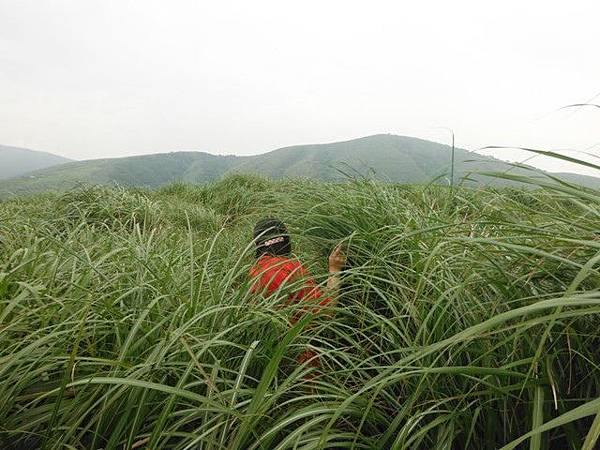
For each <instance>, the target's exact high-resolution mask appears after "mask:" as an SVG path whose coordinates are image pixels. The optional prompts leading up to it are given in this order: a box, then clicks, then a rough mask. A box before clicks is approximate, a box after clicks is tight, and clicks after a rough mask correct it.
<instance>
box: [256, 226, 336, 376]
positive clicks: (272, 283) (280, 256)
mask: <svg viewBox="0 0 600 450" xmlns="http://www.w3.org/2000/svg"><path fill="white" fill-rule="evenodd" d="M253 240H254V243H255V245H256V262H255V263H254V265H253V266H252V267H251V269H250V277H251V278H252V279H253V283H252V286H251V288H250V289H251V291H252V293H254V294H262V296H263V297H268V296H270V295H272V294H274V293H275V292H277V291H278V290H280V289H282V288H284V287H285V286H286V285H289V286H290V291H291V292H290V293H289V294H288V299H287V303H288V304H300V305H301V306H302V307H301V308H300V310H299V312H298V313H296V314H294V315H293V316H292V318H291V319H290V324H291V325H293V324H295V323H296V322H297V321H298V320H299V319H300V318H301V317H302V315H303V313H305V312H306V311H308V310H310V311H311V312H313V313H316V314H318V313H321V312H324V311H327V310H328V309H329V308H331V307H332V306H334V304H335V300H334V297H335V296H334V294H335V291H336V290H337V289H338V287H339V285H340V272H341V271H342V269H343V267H344V265H345V264H346V256H345V255H344V253H343V251H342V246H341V244H340V245H338V246H337V247H336V248H335V249H334V250H333V251H332V252H331V254H330V255H329V260H328V263H329V277H328V279H327V289H326V291H327V292H323V290H322V289H321V288H320V287H319V286H318V285H317V283H315V280H314V278H313V277H312V275H311V274H310V272H309V271H308V270H307V269H306V268H305V267H304V266H303V265H302V264H301V262H300V261H299V260H298V259H297V258H295V257H293V256H292V244H291V240H290V236H289V233H288V231H287V228H286V226H285V224H284V223H283V222H282V221H281V220H279V219H278V218H275V217H269V218H265V219H262V220H260V221H258V222H257V223H256V225H255V227H254V231H253ZM332 296H333V297H332ZM297 361H298V363H300V364H302V363H304V362H308V363H309V364H310V365H311V366H312V367H318V366H319V364H318V358H317V355H316V354H315V352H313V351H312V350H304V351H303V352H301V353H300V355H299V356H298V358H297Z"/></svg>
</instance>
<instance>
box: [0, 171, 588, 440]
mask: <svg viewBox="0 0 600 450" xmlns="http://www.w3.org/2000/svg"><path fill="white" fill-rule="evenodd" d="M507 176H509V175H507ZM272 214H276V215H278V216H280V217H281V218H282V219H284V220H285V221H286V222H287V223H288V224H289V226H290V228H291V230H292V233H293V239H294V244H295V249H294V250H295V252H296V253H297V254H298V255H299V256H300V257H301V259H302V260H303V261H304V262H305V263H306V264H307V265H308V266H310V268H311V270H312V272H313V273H314V274H315V276H316V278H317V280H318V281H319V282H324V281H325V278H326V273H325V268H326V265H325V261H326V259H325V256H326V255H327V253H328V252H329V251H330V250H331V248H332V247H333V246H334V245H335V244H336V243H338V242H340V241H344V242H345V246H346V248H347V253H348V266H347V267H346V269H345V271H344V275H343V285H342V287H341V290H340V292H339V295H338V303H337V307H336V309H335V311H334V314H333V316H305V318H304V319H303V320H302V321H301V322H299V323H298V324H297V325H295V326H294V327H291V328H290V327H289V326H288V325H287V318H289V317H291V316H292V315H293V314H294V311H293V309H294V307H293V306H288V307H281V306H280V305H281V303H283V299H284V298H285V297H286V295H287V292H286V290H285V289H284V290H282V291H281V292H279V293H278V294H277V295H275V296H274V297H273V298H269V299H264V300H262V299H260V300H259V299H256V298H253V297H252V295H251V294H250V293H249V289H248V287H249V280H248V277H247V273H248V269H249V267H250V265H251V264H252V254H253V251H252V247H251V245H250V230H251V226H252V224H253V223H254V221H255V220H256V219H257V218H259V217H262V216H264V215H272ZM598 230H600V195H599V194H598V192H594V191H589V190H587V191H586V190H578V189H574V188H571V187H566V186H561V185H557V186H553V185H551V184H549V183H548V184H544V185H543V186H542V187H541V188H540V189H536V190H529V191H527V190H515V189H505V190H491V189H490V190H478V191H475V190H468V189H461V188H455V189H454V191H453V195H452V196H449V195H448V189H446V188H442V187H435V186H430V187H408V186H394V185H385V184H378V183H373V182H367V181H365V182H360V181H358V182H355V183H352V184H347V185H335V184H324V183H315V182H308V181H282V182H267V181H265V180H263V179H260V178H254V177H247V176H234V177H230V178H227V179H224V180H223V181H221V182H218V183H216V184H213V185H209V186H206V187H195V186H188V185H172V186H169V187H167V188H164V189H161V190H159V191H155V192H150V191H131V190H119V189H101V188H92V189H84V190H78V191H74V192H71V193H69V194H66V195H63V196H52V195H48V196H44V197H38V198H35V199H31V200H27V201H18V200H15V201H10V202H5V203H2V204H0V239H1V249H0V443H1V444H0V447H3V448H19V449H21V448H52V449H54V448H56V449H58V448H86V449H87V448H103V449H116V448H118V449H121V448H152V449H155V448H169V449H206V450H208V449H288V448H289V449H292V448H297V449H313V448H314V449H317V448H356V449H360V448H369V449H370V448H382V449H383V448H385V449H388V448H389V449H404V448H423V449H432V448H436V449H452V448H456V449H460V448H481V449H495V448H500V447H503V446H504V448H506V449H509V448H516V446H519V445H521V446H523V445H528V446H529V448H531V449H539V448H561V449H562V448H564V449H580V448H587V449H592V448H594V446H595V445H596V442H597V438H598V434H599V433H600V399H599V398H598V388H599V384H600V369H599V367H598V364H599V361H600V350H599V349H600V338H599V333H598V329H599V326H600V320H599V318H600V315H599V313H600V292H599V286H600V273H599V271H598V265H599V263H600V235H599V232H598ZM293 288H294V286H291V287H289V289H293ZM307 347H310V348H313V349H315V350H316V351H317V353H318V354H319V355H320V356H319V359H320V365H321V368H320V369H315V368H314V367H312V366H311V365H310V364H305V365H300V366H299V365H298V364H297V363H296V362H295V357H296V355H297V353H298V352H300V351H302V350H303V349H305V348H307ZM309 373H311V376H307V375H308V374H309ZM520 448H521V447H520Z"/></svg>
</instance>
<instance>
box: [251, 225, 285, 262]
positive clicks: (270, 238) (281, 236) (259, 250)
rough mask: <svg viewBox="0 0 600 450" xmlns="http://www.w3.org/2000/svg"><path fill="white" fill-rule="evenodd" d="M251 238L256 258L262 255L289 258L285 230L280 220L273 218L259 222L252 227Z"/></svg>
mask: <svg viewBox="0 0 600 450" xmlns="http://www.w3.org/2000/svg"><path fill="white" fill-rule="evenodd" d="M252 237H253V239H254V243H255V244H256V257H257V258H258V257H260V256H262V255H264V254H269V255H274V256H289V255H290V253H291V252H292V244H291V242H290V235H289V234H288V232H287V228H286V227H285V224H284V223H283V222H282V221H281V220H279V219H277V218H275V217H267V218H265V219H261V220H259V221H258V222H257V223H256V225H255V226H254V232H253V233H252Z"/></svg>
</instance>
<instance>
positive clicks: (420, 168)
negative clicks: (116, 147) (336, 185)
mask: <svg viewBox="0 0 600 450" xmlns="http://www.w3.org/2000/svg"><path fill="white" fill-rule="evenodd" d="M450 155H451V153H450V147H448V146H446V145H442V144H438V143H435V142H430V141H425V140H422V139H416V138H411V137H405V136H393V135H376V136H369V137H365V138H361V139H354V140H351V141H345V142H336V143H332V144H319V145H300V146H294V147H287V148H283V149H279V150H275V151H272V152H268V153H265V154H262V155H257V156H250V157H235V156H215V155H210V154H207V153H201V152H175V153H165V154H158V155H145V156H135V157H129V158H114V159H103V160H93V161H83V162H77V163H71V164H68V165H63V166H59V167H55V168H50V169H47V170H42V171H38V172H34V173H31V174H29V175H28V176H27V177H24V178H20V179H14V180H10V181H6V182H4V183H0V198H2V197H5V198H6V197H10V196H11V195H14V194H17V195H18V194H23V193H35V192H42V191H49V190H65V189H69V188H72V187H73V186H75V185H77V184H78V183H82V182H83V183H88V184H102V185H114V184H119V185H123V186H141V187H156V186H161V185H164V184H168V183H171V182H173V181H185V182H193V183H205V182H210V181H214V180H216V179H218V178H220V177H221V176H223V175H224V174H229V173H233V172H237V173H252V174H259V175H263V176H267V177H269V178H273V179H280V178H289V177H293V178H311V179H317V180H325V181H334V180H342V179H344V178H345V177H346V175H345V174H349V175H352V176H358V177H368V178H374V179H379V180H385V181H391V182H399V183H429V182H431V181H432V180H438V181H439V182H440V183H447V182H448V179H449V174H450V159H451V158H450ZM455 161H456V165H455V166H456V167H455V180H456V181H457V182H460V180H461V179H463V178H465V177H467V178H468V180H469V181H466V183H467V184H470V185H473V184H480V185H483V184H490V183H491V184H495V185H503V184H514V182H513V181H509V180H501V179H498V178H490V177H485V176H480V175H477V174H476V172H505V171H510V173H511V174H514V175H521V176H531V175H532V172H531V171H530V170H526V169H521V168H515V167H513V166H511V165H509V164H507V163H505V162H502V161H499V160H497V159H494V158H491V157H486V156H482V155H477V154H474V153H469V152H467V151H466V150H463V149H456V154H455ZM474 172H475V173H474ZM562 177H563V178H565V179H566V180H568V181H571V182H576V183H580V184H583V185H586V186H593V187H596V188H600V178H592V177H583V176H578V175H565V176H562Z"/></svg>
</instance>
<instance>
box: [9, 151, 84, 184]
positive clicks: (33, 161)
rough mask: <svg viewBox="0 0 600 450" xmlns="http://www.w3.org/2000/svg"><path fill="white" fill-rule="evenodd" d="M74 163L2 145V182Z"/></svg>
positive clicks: (55, 156) (45, 153)
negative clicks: (36, 171) (35, 171)
mask: <svg viewBox="0 0 600 450" xmlns="http://www.w3.org/2000/svg"><path fill="white" fill-rule="evenodd" d="M70 161H72V160H71V159H68V158H64V157H62V156H58V155H54V154H52V153H47V152H38V151H35V150H30V149H28V148H21V147H11V146H8V145H0V180H5V179H7V178H14V177H18V176H21V175H24V174H26V173H28V172H32V171H34V170H39V169H45V168H48V167H52V166H56V165H59V164H65V163H68V162H70Z"/></svg>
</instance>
